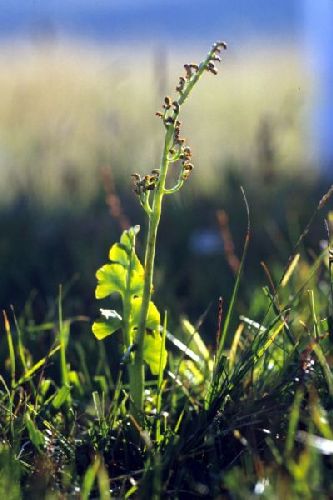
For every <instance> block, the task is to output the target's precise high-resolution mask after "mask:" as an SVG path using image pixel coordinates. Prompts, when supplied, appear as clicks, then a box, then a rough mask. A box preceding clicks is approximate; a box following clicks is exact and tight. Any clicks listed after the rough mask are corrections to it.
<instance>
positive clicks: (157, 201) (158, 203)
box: [132, 125, 174, 412]
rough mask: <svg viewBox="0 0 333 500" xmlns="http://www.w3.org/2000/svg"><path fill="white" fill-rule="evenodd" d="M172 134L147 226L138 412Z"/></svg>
mask: <svg viewBox="0 0 333 500" xmlns="http://www.w3.org/2000/svg"><path fill="white" fill-rule="evenodd" d="M173 135H174V126H172V125H170V126H169V127H168V128H167V132H166V135H165V142H164V150H163V155H162V160H161V166H160V177H159V182H158V185H157V186H156V190H155V195H154V199H153V206H152V212H151V214H150V216H149V227H148V235H147V244H146V255H145V282H144V288H143V297H142V306H141V313H140V321H139V325H138V334H137V351H136V354H135V360H134V364H133V365H132V372H133V378H134V380H135V387H133V389H134V391H133V392H132V396H133V400H134V404H135V406H136V408H137V409H138V410H139V411H140V412H142V411H143V395H144V383H145V372H144V361H143V349H144V337H145V330H146V318H147V314H148V308H149V302H150V300H151V291H152V286H153V276H154V263H155V249H156V239H157V230H158V226H159V223H160V219H161V210H162V201H163V197H164V191H165V180H166V176H167V172H168V166H169V161H168V152H169V150H170V148H171V147H172V144H173Z"/></svg>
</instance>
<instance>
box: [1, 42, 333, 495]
mask: <svg viewBox="0 0 333 500" xmlns="http://www.w3.org/2000/svg"><path fill="white" fill-rule="evenodd" d="M221 47H222V46H221ZM221 47H218V48H221ZM20 50H21V54H22V49H20ZM192 50H193V51H194V52H195V56H194V55H193V57H191V56H192V54H190V62H192V59H193V60H196V59H197V54H198V52H197V51H196V49H195V50H194V49H192ZM117 54H118V55H117V56H110V58H109V59H108V58H101V59H98V58H97V59H96V52H92V53H91V54H90V55H89V53H88V52H87V51H85V52H80V50H79V48H78V47H76V48H75V50H74V49H72V51H71V52H68V51H66V54H65V52H64V51H62V50H60V49H59V48H58V49H57V48H55V47H48V48H45V52H44V53H43V52H40V51H38V52H36V53H33V52H31V51H29V52H28V53H27V54H25V58H24V59H23V58H22V57H18V58H16V57H11V58H10V57H9V55H8V54H6V52H5V51H4V52H3V53H2V56H1V57H2V63H1V64H0V89H1V92H2V100H1V103H0V130H1V134H0V136H1V141H2V144H1V155H2V158H1V163H2V165H3V168H2V173H1V175H2V176H3V183H2V191H1V192H2V193H3V196H2V203H1V208H0V209H1V222H0V229H1V234H2V237H1V245H0V259H1V262H2V263H3V268H4V272H3V276H2V286H1V290H0V298H1V303H2V304H3V306H2V308H3V326H2V333H3V334H2V336H1V338H0V347H1V349H0V358H1V359H0V360H1V366H2V369H1V371H0V383H1V385H0V429H1V434H2V441H1V444H0V491H1V492H2V493H3V494H6V495H7V497H8V498H13V499H19V498H48V499H55V498H82V499H88V498H102V499H108V498H153V499H155V498H156V499H157V498H179V499H183V498H184V499H186V498H235V499H237V498H240V499H241V498H244V499H245V498H256V497H260V498H267V499H271V498H272V499H273V498H313V496H315V495H316V496H317V497H318V498H327V497H328V496H330V495H332V494H333V484H332V480H331V472H332V465H333V462H332V460H333V459H332V455H333V414H332V401H333V399H332V398H333V373H332V359H333V358H332V308H333V302H332V301H333V290H332V275H331V265H332V262H333V261H332V250H331V244H332V242H331V239H330V234H331V231H332V229H333V215H332V213H331V212H330V206H331V195H332V191H333V190H332V188H330V187H329V186H327V185H326V181H325V180H323V181H321V180H318V179H317V180H316V179H315V177H314V176H313V177H312V178H310V179H309V180H307V181H305V180H304V179H303V180H300V178H299V176H298V173H299V168H300V165H301V164H302V163H303V162H304V163H306V161H307V158H306V156H305V152H304V151H305V148H304V135H303V133H302V132H300V126H299V123H300V121H302V116H303V115H302V113H305V110H304V106H302V104H301V103H300V101H299V93H298V89H299V86H300V84H301V82H303V81H304V73H302V70H301V68H299V66H298V65H297V64H296V63H295V64H292V65H290V61H291V59H292V58H293V57H295V61H296V56H294V55H293V54H290V53H289V54H288V58H289V59H288V72H287V73H286V69H285V68H286V64H287V62H286V60H285V57H286V52H283V50H282V49H281V48H280V49H279V50H276V52H275V53H274V56H273V54H272V52H270V54H265V52H264V51H263V50H261V51H260V50H258V51H257V56H253V51H251V52H249V56H248V58H247V59H246V60H245V59H240V60H239V61H237V57H235V59H236V60H235V61H234V62H230V60H229V59H231V56H232V51H230V53H229V54H228V56H226V57H225V56H224V54H223V64H222V66H221V73H222V76H220V75H219V76H218V77H213V76H212V75H211V74H208V73H209V71H208V72H206V71H204V69H205V68H208V69H209V64H211V63H213V62H214V61H213V58H214V57H215V56H217V55H218V50H216V49H213V50H212V52H211V53H210V57H209V58H208V59H206V60H205V61H206V62H205V63H204V66H199V67H198V68H197V67H196V66H195V65H194V66H192V67H190V68H189V67H187V68H185V73H184V82H185V83H182V80H181V81H180V83H178V92H175V91H174V90H173V89H174V87H175V86H176V83H177V78H176V77H175V75H177V74H179V68H180V67H181V66H182V65H181V64H179V63H178V61H177V58H175V59H176V60H173V61H172V62H171V61H168V59H167V58H166V57H165V54H164V53H163V51H160V52H158V53H156V54H155V56H156V57H155V60H153V64H152V61H151V59H150V58H149V57H148V56H147V55H146V56H145V57H146V59H142V60H140V63H139V62H138V59H137V58H136V57H135V56H133V54H132V55H131V54H129V53H128V51H125V50H120V49H119V51H118V52H117ZM250 55H251V56H250ZM83 56H84V58H83ZM269 59H270V61H272V60H273V59H274V70H272V69H270V71H269V72H268V70H267V61H268V60H269ZM188 60H189V56H188V55H186V56H184V58H183V60H182V62H184V61H188ZM83 61H84V62H83ZM226 61H227V62H226ZM270 64H272V63H271V62H270ZM176 65H177V66H178V67H177V68H176ZM252 65H253V66H252ZM165 67H167V68H168V70H167V71H166V70H165ZM251 67H253V68H256V70H255V71H251ZM269 67H270V68H272V66H269ZM290 67H291V68H292V70H289V68H290ZM163 68H164V69H163ZM175 68H176V69H175ZM214 68H215V67H214ZM212 72H213V73H215V69H213V68H212V67H210V73H212ZM275 72H276V73H275ZM201 73H205V74H203V75H202V76H203V77H202V79H200V82H199V83H198V84H196V79H197V76H199V74H200V75H201ZM281 74H284V75H285V74H286V78H284V79H283V80H281V78H279V75H281ZM273 75H275V76H273ZM194 84H195V86H194ZM302 85H303V84H302ZM192 87H194V88H193V91H192ZM258 88H260V89H261V90H262V92H261V93H260V96H259V93H258ZM186 89H188V93H189V91H191V96H190V98H189V102H187V101H186V103H185V105H184V107H183V100H184V96H185V97H187V94H186V92H187V90H186ZM169 92H170V94H171V92H172V99H171V100H170V101H169V98H166V99H165V100H164V101H163V105H164V107H163V110H162V121H160V122H159V121H158V120H160V118H158V117H156V116H154V114H155V111H157V110H159V109H160V101H161V99H163V97H164V95H165V93H169ZM265 92H266V98H264V93H265ZM179 105H180V108H181V109H180V110H181V114H182V121H184V123H183V124H182V130H181V134H180V131H179V129H180V126H179V125H178V124H177V120H178V110H179ZM150 116H151V118H150ZM163 128H164V129H165V135H164V143H163ZM161 129H162V132H161ZM177 130H178V131H177ZM183 134H184V135H185V136H186V137H188V138H189V141H190V144H191V150H190V151H189V148H188V143H187V142H186V143H183V142H182V140H181V139H182V137H183ZM240 144H241V147H240ZM163 147H164V153H163V154H162V160H161V163H160V151H161V150H163ZM170 149H171V152H170ZM192 150H193V162H194V164H195V169H193V166H192V163H191V162H192V159H191V158H190V157H191V155H192ZM176 160H177V161H176ZM177 162H178V163H177ZM174 163H175V165H174ZM302 167H303V165H302ZM152 170H153V171H152ZM168 170H169V174H171V177H170V178H169V181H168V184H167V187H166V186H165V179H166V175H167V173H168ZM192 170H193V173H192ZM133 173H134V174H135V175H134V178H133V179H132V183H130V174H133ZM190 173H191V178H190V179H189V180H188V181H187V179H188V177H189V174H190ZM145 175H146V177H145ZM133 181H134V182H133ZM185 181H186V184H185V187H184V189H183V190H182V193H172V196H168V194H171V192H169V193H168V189H169V190H170V188H171V186H172V182H175V189H174V190H173V191H178V188H180V187H182V185H183V183H184V182H185ZM130 184H132V187H131V186H130ZM241 185H242V186H244V187H243V188H241V187H240V186H241ZM133 189H134V191H135V192H134V193H133V192H132V191H133ZM163 198H165V199H164V201H163V210H162V199H163ZM305 200H306V203H304V201H305ZM139 204H141V205H142V208H143V210H140V208H139ZM161 212H162V217H161V220H160V219H159V216H160V215H161ZM325 221H326V225H325ZM138 224H139V225H140V226H141V229H140V231H139V228H138V226H137V225H138ZM157 229H158V232H157ZM156 235H157V240H156ZM145 240H146V242H147V246H146V247H145ZM110 247H111V248H110ZM152 249H153V250H154V252H155V249H156V260H155V258H154V252H152ZM106 262H107V263H106ZM96 269H98V271H97V274H96V278H97V279H96V278H95V277H94V274H95V271H96ZM59 285H60V286H59ZM95 289H96V298H97V299H101V300H103V302H101V308H102V309H101V313H102V314H101V315H100V314H99V311H98V307H99V304H97V303H96V302H97V301H96V300H95V298H94V292H95ZM152 301H153V302H152ZM143 304H145V306H143ZM92 330H93V333H94V335H93V333H92ZM95 337H97V339H99V340H96V338H95ZM140 343H141V344H140Z"/></svg>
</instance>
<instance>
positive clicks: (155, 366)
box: [143, 329, 167, 375]
mask: <svg viewBox="0 0 333 500" xmlns="http://www.w3.org/2000/svg"><path fill="white" fill-rule="evenodd" d="M161 349H162V335H161V332H160V331H159V329H157V330H149V329H146V334H145V338H144V342H143V359H144V361H145V362H146V363H147V365H148V366H149V368H150V371H151V373H152V375H158V374H159V371H160V363H161V368H162V370H164V368H165V365H166V362H167V352H166V350H165V349H164V350H163V353H162V360H161Z"/></svg>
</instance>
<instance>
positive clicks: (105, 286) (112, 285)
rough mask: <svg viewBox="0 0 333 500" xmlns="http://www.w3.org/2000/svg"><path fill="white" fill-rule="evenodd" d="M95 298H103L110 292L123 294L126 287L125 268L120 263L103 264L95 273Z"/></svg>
mask: <svg viewBox="0 0 333 500" xmlns="http://www.w3.org/2000/svg"><path fill="white" fill-rule="evenodd" d="M96 278H97V281H98V283H97V287H96V291H95V296H96V299H104V298H105V297H108V295H111V294H112V293H119V294H120V295H121V296H122V297H123V296H124V293H125V289H126V270H125V268H124V266H122V265H121V264H105V265H104V266H102V267H101V268H100V269H98V271H97V273H96Z"/></svg>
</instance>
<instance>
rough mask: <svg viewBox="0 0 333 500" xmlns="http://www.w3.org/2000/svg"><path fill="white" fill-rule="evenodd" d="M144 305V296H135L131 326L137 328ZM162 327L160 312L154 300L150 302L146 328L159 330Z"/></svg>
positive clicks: (132, 305) (132, 304)
mask: <svg viewBox="0 0 333 500" xmlns="http://www.w3.org/2000/svg"><path fill="white" fill-rule="evenodd" d="M141 305H142V297H133V298H132V301H131V317H130V321H129V322H130V327H131V329H132V330H135V329H136V328H137V327H138V324H139V321H140V312H141ZM159 327H160V313H159V312H158V309H157V307H156V306H155V304H154V303H153V302H151V301H150V302H149V308H148V313H147V319H146V329H148V330H157V329H159Z"/></svg>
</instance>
